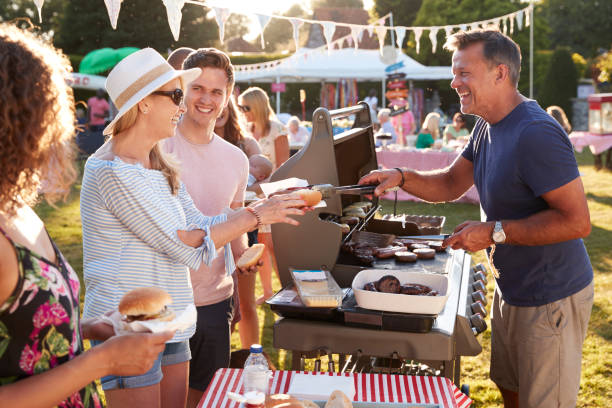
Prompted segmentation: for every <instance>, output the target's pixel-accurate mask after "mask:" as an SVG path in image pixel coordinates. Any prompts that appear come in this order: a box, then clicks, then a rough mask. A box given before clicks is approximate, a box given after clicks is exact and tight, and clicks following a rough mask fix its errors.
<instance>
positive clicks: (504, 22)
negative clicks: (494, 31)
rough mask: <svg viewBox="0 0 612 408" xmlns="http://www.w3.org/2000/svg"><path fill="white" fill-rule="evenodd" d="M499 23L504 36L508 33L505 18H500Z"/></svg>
mask: <svg viewBox="0 0 612 408" xmlns="http://www.w3.org/2000/svg"><path fill="white" fill-rule="evenodd" d="M501 23H502V33H504V34H506V32H507V31H508V23H507V22H506V18H502V20H501Z"/></svg>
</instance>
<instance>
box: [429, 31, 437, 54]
mask: <svg viewBox="0 0 612 408" xmlns="http://www.w3.org/2000/svg"><path fill="white" fill-rule="evenodd" d="M438 30H439V27H431V28H430V29H429V41H431V52H433V53H434V54H435V53H436V47H437V46H438Z"/></svg>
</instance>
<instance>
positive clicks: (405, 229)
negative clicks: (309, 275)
mask: <svg viewBox="0 0 612 408" xmlns="http://www.w3.org/2000/svg"><path fill="white" fill-rule="evenodd" d="M350 115H354V118H355V119H354V124H353V127H352V128H351V129H350V130H348V131H345V132H343V133H341V134H338V135H335V136H334V135H333V131H332V119H338V118H342V117H346V116H350ZM377 168H378V163H377V160H376V152H375V145H374V137H373V131H372V125H371V121H370V113H369V108H368V106H367V104H365V103H363V102H360V103H359V104H358V105H356V106H353V107H348V108H343V109H339V110H335V111H328V110H327V109H324V108H319V109H317V110H316V111H315V112H314V115H313V130H312V136H311V138H310V140H309V141H308V143H307V144H306V145H305V146H304V147H303V148H302V149H301V150H300V151H299V152H297V153H296V154H294V155H293V156H292V157H291V158H289V160H288V161H287V162H285V163H284V164H283V165H282V166H281V167H280V168H279V169H278V170H277V171H276V172H275V173H274V174H273V175H272V177H271V180H272V181H278V180H282V179H286V178H290V177H298V178H301V179H306V180H308V182H309V183H310V184H331V185H333V186H345V185H355V184H357V182H358V180H359V179H360V178H361V176H363V175H365V174H367V173H369V172H370V171H371V170H375V169H377ZM363 200H364V197H360V196H355V195H333V196H332V197H331V198H329V199H327V200H326V204H327V206H326V207H322V208H316V209H315V210H314V211H312V212H309V213H307V214H306V215H304V216H303V217H301V218H300V220H299V221H300V225H299V226H297V227H295V226H290V225H285V224H274V225H272V239H273V242H274V252H275V255H276V259H277V263H278V267H279V275H280V280H281V283H282V285H283V287H289V286H291V277H290V274H289V268H290V267H292V268H301V269H326V270H329V271H330V272H331V274H332V276H333V277H334V279H335V280H336V281H337V282H338V284H339V285H340V286H341V287H343V288H349V287H350V286H351V282H352V280H353V277H354V276H355V275H356V274H357V273H358V272H359V271H361V270H363V269H365V268H376V269H390V270H398V269H401V270H407V271H418V272H423V270H425V271H427V272H429V273H439V274H446V275H447V276H448V281H449V287H450V294H449V297H448V299H447V302H446V305H445V307H444V309H443V310H442V312H441V313H439V314H438V315H437V316H432V315H410V314H404V313H388V312H380V311H372V310H365V309H361V308H359V307H358V306H357V305H356V304H355V300H354V296H352V293H351V290H345V297H344V301H343V304H342V306H341V307H340V308H338V309H337V310H334V311H333V313H329V314H326V313H322V312H321V310H314V309H312V310H311V311H312V313H309V310H308V309H309V308H303V309H301V310H300V311H299V313H296V314H291V313H287V314H283V313H280V314H281V315H284V316H285V317H281V318H280V319H278V320H277V321H276V323H275V325H274V346H275V347H276V348H282V349H286V350H290V351H291V352H292V356H293V359H292V369H296V370H300V369H302V370H303V369H304V368H303V362H304V358H311V357H316V356H318V355H320V354H322V353H325V354H339V355H340V367H338V368H339V369H340V370H342V369H344V370H351V371H353V370H358V371H359V370H362V371H363V370H364V367H366V368H365V370H369V371H372V368H374V367H376V366H378V367H379V368H380V367H384V370H387V371H384V370H383V371H382V372H403V373H415V372H416V373H420V374H426V373H429V374H433V375H443V376H445V377H447V378H450V379H451V380H453V382H455V384H457V385H459V384H460V382H459V381H460V378H459V374H460V357H461V356H475V355H477V354H479V353H480V352H481V351H482V347H481V346H480V344H479V343H478V341H477V338H476V335H477V334H478V333H480V332H482V331H484V330H485V329H486V323H485V321H484V316H485V315H486V311H485V308H484V305H483V303H486V298H485V296H484V294H485V291H486V289H485V283H486V269H485V268H484V267H483V266H482V265H479V266H477V267H471V257H470V255H469V254H467V253H465V252H464V251H462V250H450V249H449V250H447V251H446V252H444V253H439V254H436V258H435V260H431V261H425V260H423V261H419V262H417V263H416V264H400V263H397V262H396V261H395V260H394V259H377V260H375V261H374V263H373V265H371V266H364V265H362V264H360V262H358V260H357V259H356V258H355V257H354V256H352V255H351V254H349V253H345V252H343V251H341V246H342V244H343V243H344V242H346V241H347V240H348V239H351V236H352V235H353V234H356V231H358V230H360V231H368V232H373V233H386V234H394V235H396V236H409V235H418V234H419V229H418V226H417V225H416V224H413V223H406V224H405V225H404V224H402V223H400V222H393V221H387V220H381V219H375V218H374V214H375V212H376V211H377V210H378V209H379V208H380V207H379V206H378V201H377V199H373V206H372V209H371V210H370V211H369V212H368V213H367V215H366V217H365V218H364V219H362V220H361V221H360V222H359V223H358V224H356V225H354V226H352V227H351V231H350V232H349V234H344V235H343V233H342V228H341V226H340V225H339V224H338V223H337V219H338V217H339V216H341V215H342V208H343V207H345V206H347V205H349V204H351V203H353V202H356V201H363ZM269 303H270V304H273V303H274V298H273V299H272V302H269ZM273 310H274V308H273ZM367 367H369V368H367ZM415 367H417V368H415ZM418 367H426V369H421V368H418ZM329 368H330V369H334V368H335V367H333V364H330V367H329ZM389 370H391V371H389Z"/></svg>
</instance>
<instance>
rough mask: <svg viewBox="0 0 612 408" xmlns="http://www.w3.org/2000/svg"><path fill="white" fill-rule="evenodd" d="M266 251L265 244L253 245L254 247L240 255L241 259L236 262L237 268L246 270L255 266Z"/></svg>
mask: <svg viewBox="0 0 612 408" xmlns="http://www.w3.org/2000/svg"><path fill="white" fill-rule="evenodd" d="M264 249H266V246H265V245H264V244H253V246H252V247H250V248H249V249H247V250H246V251H244V252H243V253H242V255H240V258H238V261H236V267H237V268H240V269H244V268H248V267H250V266H253V265H255V264H256V263H257V262H259V259H260V258H261V256H262V255H263V252H264Z"/></svg>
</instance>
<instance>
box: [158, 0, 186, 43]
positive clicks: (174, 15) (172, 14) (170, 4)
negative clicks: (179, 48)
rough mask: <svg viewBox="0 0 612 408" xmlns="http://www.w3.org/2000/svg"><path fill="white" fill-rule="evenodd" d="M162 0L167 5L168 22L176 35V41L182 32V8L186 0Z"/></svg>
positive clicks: (173, 34)
mask: <svg viewBox="0 0 612 408" xmlns="http://www.w3.org/2000/svg"><path fill="white" fill-rule="evenodd" d="M162 1H163V3H164V6H166V11H167V13H168V24H169V25H170V31H172V36H173V37H174V41H178V39H179V35H180V34H181V19H182V18H183V13H182V12H181V10H182V9H183V6H184V5H185V0H162Z"/></svg>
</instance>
